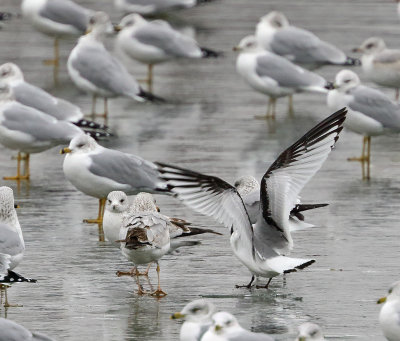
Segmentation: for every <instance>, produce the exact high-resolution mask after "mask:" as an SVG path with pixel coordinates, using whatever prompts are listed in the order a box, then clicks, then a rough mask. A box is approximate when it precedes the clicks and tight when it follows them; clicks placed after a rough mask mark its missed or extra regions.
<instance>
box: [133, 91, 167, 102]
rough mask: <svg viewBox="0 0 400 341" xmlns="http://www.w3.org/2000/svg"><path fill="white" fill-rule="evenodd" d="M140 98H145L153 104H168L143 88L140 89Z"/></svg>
mask: <svg viewBox="0 0 400 341" xmlns="http://www.w3.org/2000/svg"><path fill="white" fill-rule="evenodd" d="M138 96H140V97H142V98H144V99H145V100H147V101H150V102H153V103H166V102H167V101H166V100H165V99H164V98H162V97H159V96H156V95H154V94H152V93H151V92H148V91H145V90H143V89H142V88H140V92H139V94H138Z"/></svg>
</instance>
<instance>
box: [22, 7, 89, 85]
mask: <svg viewBox="0 0 400 341" xmlns="http://www.w3.org/2000/svg"><path fill="white" fill-rule="evenodd" d="M21 9H22V14H23V16H24V17H25V18H27V19H28V20H29V21H30V22H31V23H32V25H33V26H34V28H35V29H37V30H38V31H40V32H42V33H44V34H46V35H49V36H51V37H54V59H53V60H47V61H45V64H47V65H53V66H54V69H53V76H54V83H55V84H57V83H58V68H59V65H60V52H59V39H60V38H62V37H65V36H79V35H82V34H83V33H85V31H86V28H87V25H88V23H89V16H90V15H91V14H92V13H93V11H91V10H89V9H87V8H84V7H82V6H80V5H77V4H76V3H74V2H72V1H70V0H23V1H22V4H21Z"/></svg>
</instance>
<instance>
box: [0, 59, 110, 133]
mask: <svg viewBox="0 0 400 341" xmlns="http://www.w3.org/2000/svg"><path fill="white" fill-rule="evenodd" d="M3 83H4V84H6V85H8V86H9V87H10V88H11V91H12V93H13V95H14V97H15V100H16V101H17V102H19V103H21V104H24V105H26V106H28V107H32V108H35V109H37V110H40V111H42V112H44V113H46V114H48V115H50V116H53V117H55V118H56V119H57V120H60V121H68V122H71V123H74V124H75V125H77V126H78V127H82V128H88V129H99V130H100V131H103V132H106V131H107V127H106V126H104V125H102V124H98V123H96V122H93V121H89V120H86V119H85V118H83V113H82V111H81V109H80V108H79V107H78V106H76V105H74V104H72V103H70V102H68V101H66V100H63V99H61V98H57V97H54V96H52V95H50V94H49V93H47V92H46V91H44V90H43V89H41V88H39V87H37V86H35V85H32V84H30V83H28V82H26V81H25V80H24V75H23V73H22V71H21V69H20V68H19V67H18V65H16V64H13V63H5V64H3V65H1V66H0V84H3Z"/></svg>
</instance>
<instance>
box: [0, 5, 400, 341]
mask: <svg viewBox="0 0 400 341" xmlns="http://www.w3.org/2000/svg"><path fill="white" fill-rule="evenodd" d="M199 2H200V1H195V0H116V1H115V6H116V8H117V9H118V10H119V11H121V12H124V13H126V14H127V15H126V16H124V17H123V18H122V20H121V21H120V23H119V24H117V25H114V24H112V22H111V20H110V18H109V16H108V15H107V14H106V13H105V12H94V11H92V10H90V9H87V8H83V7H81V6H80V5H78V4H76V3H74V2H72V1H70V0H23V1H22V5H21V11H22V14H23V18H24V19H23V20H27V21H29V22H30V23H31V24H32V25H33V27H34V28H35V29H36V30H38V31H40V32H42V33H44V34H46V35H48V36H51V37H53V38H54V58H53V59H51V60H46V61H45V63H46V64H48V65H51V66H53V76H54V82H55V83H57V82H59V79H58V72H59V68H60V53H59V44H60V39H61V38H63V37H64V36H80V38H79V39H78V41H77V43H76V45H75V47H74V48H73V49H72V50H71V51H70V54H69V57H68V62H67V69H68V74H69V76H70V78H71V80H72V81H73V83H74V84H75V85H76V87H78V88H79V89H81V90H83V91H84V92H86V93H88V94H90V95H91V96H92V99H93V105H92V108H91V114H92V116H91V120H89V119H87V118H86V117H85V116H84V114H83V111H82V110H81V108H79V107H78V106H76V105H75V104H73V103H70V102H68V101H66V100H64V99H61V98H57V97H54V96H53V95H51V94H50V93H48V92H46V91H45V90H43V89H41V88H39V87H37V86H35V85H34V84H30V83H28V82H26V81H25V80H24V76H23V72H22V70H21V69H20V68H19V66H18V65H16V64H14V63H13V62H12V61H8V62H7V63H5V64H3V65H1V66H0V143H1V144H2V145H3V146H4V147H6V148H9V149H12V150H14V151H15V152H17V153H18V154H17V157H16V160H17V171H16V175H15V176H5V177H4V180H13V181H17V182H19V181H29V179H30V177H31V174H30V167H29V161H30V154H36V153H41V152H43V151H46V150H48V149H50V148H52V147H54V146H58V145H68V147H63V148H62V150H61V153H62V154H65V158H64V163H63V172H64V174H65V177H66V178H67V179H68V180H69V181H70V183H71V184H72V185H73V186H74V187H75V188H76V189H77V190H78V191H80V192H82V193H84V194H86V195H88V196H91V197H94V198H97V199H98V200H99V210H98V216H97V217H96V218H94V219H87V220H85V222H87V223H95V224H98V225H99V227H101V228H102V229H103V230H104V236H105V239H106V240H107V241H108V242H109V243H111V244H112V245H114V246H115V247H116V248H118V249H119V250H120V251H121V253H122V255H123V256H124V257H125V258H126V259H127V260H129V261H130V262H131V263H132V265H133V267H132V269H131V270H130V271H118V273H117V275H118V276H131V277H133V278H134V279H135V281H136V284H137V288H138V289H137V294H138V295H147V294H149V295H152V296H155V297H157V298H161V297H164V296H165V295H167V293H166V292H164V291H163V290H162V288H161V283H160V265H159V260H160V259H161V258H162V257H163V256H164V255H166V254H168V253H171V252H173V251H174V250H175V249H177V248H180V247H188V246H194V245H197V244H198V242H195V241H190V240H188V239H187V237H190V236H193V235H199V234H204V233H210V234H219V233H218V232H216V231H214V230H212V229H206V228H198V227H194V226H192V225H191V224H190V223H189V222H187V221H185V220H184V219H181V218H175V217H168V216H166V215H164V213H161V210H160V208H159V207H158V206H157V203H156V201H155V198H154V197H153V195H152V194H165V195H172V196H173V197H175V198H176V199H177V200H180V201H181V202H182V203H184V204H185V205H187V206H188V207H190V208H191V209H193V210H194V211H197V212H199V213H202V214H204V215H207V216H209V217H212V218H214V219H215V220H216V221H217V222H219V223H221V224H222V225H224V226H225V227H227V228H228V229H229V232H230V245H231V248H232V251H233V254H234V255H235V256H236V258H237V259H238V260H239V261H240V262H241V263H242V264H243V265H244V266H245V267H247V269H248V270H249V272H250V274H251V280H250V282H249V283H248V284H247V285H244V286H242V287H246V288H248V289H251V288H253V287H255V288H264V289H268V285H269V283H270V282H271V280H272V279H273V278H274V277H277V276H280V275H285V274H288V273H291V272H296V271H298V270H302V269H304V268H306V267H308V266H310V265H312V264H313V263H314V262H315V259H312V258H309V259H306V258H305V259H302V258H293V257H290V251H291V250H292V249H293V247H294V243H293V238H292V235H291V234H292V232H294V231H298V230H304V229H307V228H309V227H311V226H312V225H311V224H309V223H306V222H305V221H304V216H303V213H302V212H304V211H307V210H311V209H317V208H319V207H323V206H325V205H326V204H320V203H314V204H304V203H302V202H301V201H300V192H301V190H302V189H303V188H304V186H305V185H306V184H307V183H308V181H309V180H310V179H311V178H312V177H313V176H314V174H315V173H316V172H317V171H318V170H319V169H320V168H321V166H322V165H323V163H324V162H325V160H326V159H327V157H328V156H329V153H330V152H331V150H332V149H333V148H334V146H335V143H336V142H337V141H338V138H339V136H340V133H341V131H342V129H343V127H346V128H348V129H349V130H351V131H353V132H355V133H358V134H360V135H362V136H363V144H362V154H361V156H360V157H356V158H352V159H349V160H352V161H359V162H360V163H361V165H362V177H363V179H365V180H368V179H369V178H370V176H371V174H370V159H371V156H370V154H371V153H370V152H371V137H372V136H377V135H382V134H391V133H396V132H399V131H400V107H399V105H398V104H397V103H396V101H397V100H398V99H399V88H400V68H399V65H400V50H394V49H388V48H387V47H386V45H385V43H384V41H383V39H381V38H378V37H371V38H369V39H367V40H366V41H364V42H362V44H361V45H360V46H359V47H357V48H355V49H354V52H355V53H356V52H359V53H362V56H361V58H360V59H358V58H355V57H350V56H347V55H346V54H345V53H344V52H343V51H341V50H340V49H339V48H337V47H336V46H334V45H332V44H331V43H329V42H326V41H323V40H321V39H320V38H318V37H317V36H316V35H314V34H313V33H312V32H309V31H306V30H304V29H301V28H298V27H295V26H293V25H291V24H290V23H289V20H288V19H287V18H286V17H285V15H284V14H283V13H281V12H278V11H273V12H270V13H268V14H267V15H264V16H262V17H261V18H260V21H259V22H258V24H257V25H256V29H255V32H254V34H253V35H249V36H246V37H244V38H243V39H242V40H240V42H239V43H238V45H237V46H235V47H234V50H235V51H237V53H238V57H237V61H236V69H237V73H238V74H239V75H240V76H241V77H242V78H243V79H244V81H246V82H247V83H248V85H249V86H250V87H251V88H252V89H254V90H255V91H257V92H259V93H262V94H264V95H266V96H268V97H269V103H268V108H267V112H266V115H265V119H267V120H274V119H275V115H276V101H277V99H278V98H281V97H288V98H289V112H290V111H292V110H293V98H292V96H293V94H296V93H299V92H316V93H323V94H326V96H327V105H328V107H329V109H330V110H331V112H333V114H332V115H330V116H329V117H327V118H325V119H324V120H322V121H321V122H320V123H319V124H317V125H316V126H315V127H313V128H312V129H311V130H310V131H308V132H305V134H304V135H303V136H302V137H301V138H300V139H298V140H297V141H293V144H292V145H291V146H289V147H288V148H287V149H285V150H283V151H282V153H281V154H280V155H279V156H278V158H277V159H276V160H275V162H273V163H272V164H271V166H270V167H269V168H268V169H267V170H266V172H265V174H264V175H263V177H262V178H261V180H260V181H258V180H257V179H255V178H254V177H252V176H243V177H241V178H239V179H238V180H237V181H236V182H235V184H234V185H231V184H229V183H228V182H226V181H224V180H223V179H221V178H219V177H216V176H211V175H206V174H202V173H199V172H196V171H194V170H190V169H186V168H183V167H180V166H178V165H172V164H165V163H160V162H151V161H148V160H145V159H142V158H141V157H139V156H136V155H132V154H127V153H123V152H121V151H118V150H114V149H109V148H105V147H103V146H101V141H102V140H103V139H112V138H114V136H113V133H112V132H111V131H110V129H109V128H108V127H107V126H106V125H105V124H102V123H99V122H96V121H95V118H96V116H102V117H104V118H109V119H112V114H110V113H109V110H108V103H107V102H108V99H109V98H115V97H121V96H123V97H127V98H130V99H132V100H134V101H150V102H156V103H160V104H161V105H162V103H164V102H166V101H168V99H164V98H161V97H159V96H157V95H155V94H153V88H154V87H153V84H154V78H155V77H154V66H155V65H156V64H159V63H164V62H168V61H171V60H179V59H182V58H186V59H200V58H223V53H222V52H220V51H214V50H212V49H210V48H205V47H202V46H200V45H199V43H198V42H197V41H195V40H194V39H193V38H191V37H188V36H186V35H184V34H182V33H180V32H179V31H177V30H176V29H174V28H173V27H172V26H171V25H170V24H169V23H168V22H167V21H164V20H160V19H157V20H150V19H149V20H148V19H146V18H145V17H146V16H148V15H153V14H156V13H159V12H164V11H171V10H175V9H178V8H188V7H192V6H195V5H197V4H198V3H199ZM113 35H116V38H115V44H116V49H117V50H119V51H120V52H121V53H123V54H124V55H125V56H126V57H127V60H130V61H132V60H133V61H138V62H140V63H142V64H145V65H147V78H146V80H145V83H146V84H147V88H146V89H144V88H143V87H142V86H141V85H140V84H139V82H138V80H136V79H135V78H134V77H133V76H132V75H131V74H130V73H129V72H128V71H127V68H126V67H125V66H124V64H123V63H122V62H121V61H120V60H119V59H118V58H117V57H115V56H114V55H113V54H112V53H111V52H110V51H109V50H107V48H106V47H105V45H104V40H105V38H106V37H108V36H113ZM324 65H337V66H338V68H344V69H341V70H340V71H339V72H338V73H337V75H336V77H335V79H334V82H328V81H327V80H325V79H324V78H323V77H321V76H320V75H318V73H316V72H315V71H316V70H317V69H318V68H320V67H323V66H324ZM354 66H361V68H362V70H363V72H364V73H365V75H366V76H367V77H368V78H369V79H370V80H371V81H372V82H374V83H376V84H377V85H380V86H384V87H390V88H394V89H395V90H396V95H395V99H396V101H394V100H392V99H390V98H389V97H388V96H386V95H385V94H384V93H383V92H381V91H380V90H378V89H376V88H371V87H368V86H365V85H362V84H361V82H360V79H359V77H358V75H357V74H356V73H355V72H354V71H352V70H351V68H353V67H354ZM97 99H103V101H104V108H103V111H102V112H101V113H100V114H99V113H98V111H97V110H96V109H97V106H96V102H97ZM38 157H40V156H38ZM130 195H135V198H134V199H133V200H131V199H130V198H129V196H130ZM16 208H17V205H16V204H15V203H14V195H13V191H12V189H11V188H10V187H7V186H3V187H0V285H1V289H2V292H3V291H4V306H5V307H11V306H13V305H12V304H10V303H9V300H8V296H7V288H8V287H10V286H11V285H12V284H13V283H15V282H36V280H34V279H31V278H27V277H24V276H23V275H20V274H18V273H16V272H15V271H14V270H15V268H16V267H17V266H18V264H20V262H21V261H22V259H23V254H24V250H25V244H24V239H23V235H22V230H21V227H20V224H19V221H18V217H17V213H16ZM152 264H155V265H156V271H157V274H158V287H157V289H156V290H155V291H152V292H147V291H146V290H144V288H143V286H142V284H141V283H140V277H141V276H146V275H147V273H148V271H149V269H150V267H151V265H152ZM142 265H147V266H148V267H147V270H146V271H145V272H140V271H139V268H138V267H139V266H142ZM263 279H265V280H266V282H265V283H262V284H260V282H261V281H262V280H263ZM238 287H239V285H238ZM1 298H2V299H3V293H2V296H1ZM378 303H385V304H384V305H383V308H382V310H381V313H380V324H381V328H382V330H383V333H384V335H385V337H386V338H387V339H388V340H389V341H399V340H400V322H399V321H400V319H399V316H400V282H398V283H395V284H394V285H392V287H391V288H390V289H389V293H388V296H387V298H382V299H380V300H379V302H378ZM172 318H173V319H184V323H183V325H182V327H181V332H180V340H181V341H194V340H202V341H239V340H243V341H263V340H273V338H272V337H271V336H268V335H266V334H263V333H254V332H250V331H248V330H246V329H244V328H242V327H241V326H240V324H239V322H238V320H237V319H236V318H235V317H234V316H233V315H231V314H230V313H228V312H218V310H217V308H216V307H215V306H214V305H213V304H212V303H211V302H209V301H208V300H206V299H200V300H195V301H192V302H190V303H188V304H187V305H186V306H185V307H184V308H183V309H182V310H181V311H180V312H177V313H175V314H173V315H172ZM0 340H1V341H2V340H21V341H22V340H50V338H48V337H46V336H44V335H40V334H36V333H31V332H30V331H28V330H27V329H25V328H24V327H22V326H20V325H19V324H17V323H15V322H12V321H9V320H6V319H2V318H0ZM296 340H298V341H305V340H314V341H321V340H324V336H323V332H322V329H321V328H320V327H319V326H318V325H316V324H314V323H311V322H308V323H305V324H303V325H301V326H300V327H299V331H298V336H297V338H296Z"/></svg>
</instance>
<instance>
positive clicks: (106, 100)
mask: <svg viewBox="0 0 400 341" xmlns="http://www.w3.org/2000/svg"><path fill="white" fill-rule="evenodd" d="M103 116H104V118H105V119H107V116H108V99H107V97H104V114H103Z"/></svg>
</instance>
